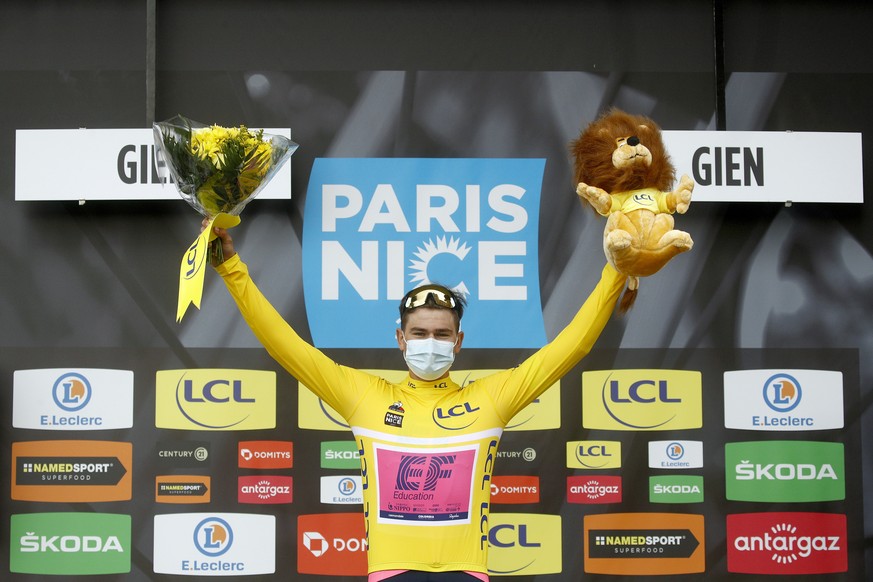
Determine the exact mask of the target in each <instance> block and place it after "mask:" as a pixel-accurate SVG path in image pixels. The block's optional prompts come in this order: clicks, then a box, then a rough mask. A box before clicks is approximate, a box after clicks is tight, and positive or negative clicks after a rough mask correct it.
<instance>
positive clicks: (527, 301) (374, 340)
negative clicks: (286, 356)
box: [303, 158, 546, 348]
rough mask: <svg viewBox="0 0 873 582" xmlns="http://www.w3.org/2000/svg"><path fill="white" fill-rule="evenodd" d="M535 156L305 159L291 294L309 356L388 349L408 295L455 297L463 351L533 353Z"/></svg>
mask: <svg viewBox="0 0 873 582" xmlns="http://www.w3.org/2000/svg"><path fill="white" fill-rule="evenodd" d="M544 169H545V160H544V159H424V158H419V159H401V158H390V159H388V158H386V159H367V158H356V159H340V158H319V159H316V160H315V163H314V164H313V167H312V172H311V174H310V180H309V189H308V190H307V195H306V209H305V214H304V220H303V290H304V294H305V297H306V312H307V315H308V318H309V322H310V326H311V331H312V337H313V342H314V343H315V345H317V346H319V347H342V348H363V347H380V348H388V347H392V345H393V343H394V341H393V339H392V337H393V336H391V334H388V333H384V331H385V330H386V329H390V328H391V323H392V322H394V321H395V320H396V319H397V305H398V303H399V301H400V299H401V298H402V297H403V295H404V293H405V292H406V291H408V290H409V289H411V288H413V287H416V286H418V285H421V284H425V283H428V282H434V281H435V282H440V283H442V284H444V285H447V286H449V287H451V288H453V289H455V290H456V291H458V292H459V293H462V294H464V295H465V296H466V299H467V301H468V305H469V310H468V311H467V313H466V315H465V316H464V329H465V330H467V331H468V332H469V333H468V338H469V339H468V340H467V342H468V343H467V344H465V345H468V346H469V347H474V348H476V347H479V348H482V347H485V348H492V347H493V348H496V347H501V348H502V347H525V348H534V347H540V346H541V345H543V343H545V339H546V338H545V331H544V327H543V319H542V310H541V308H540V293H539V265H538V251H537V247H538V232H537V230H538V223H539V201H540V190H541V188H542V181H543V172H544Z"/></svg>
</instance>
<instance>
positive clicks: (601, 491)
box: [567, 475, 621, 504]
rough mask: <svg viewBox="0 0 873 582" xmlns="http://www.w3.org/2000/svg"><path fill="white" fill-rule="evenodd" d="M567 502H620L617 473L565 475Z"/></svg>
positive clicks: (619, 485) (619, 483) (619, 478)
mask: <svg viewBox="0 0 873 582" xmlns="http://www.w3.org/2000/svg"><path fill="white" fill-rule="evenodd" d="M567 501H568V502H569V503H585V504H593V503H621V477H620V476H619V475H590V476H589V475H585V476H579V475H570V476H569V477H567Z"/></svg>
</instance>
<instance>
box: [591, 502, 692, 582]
mask: <svg viewBox="0 0 873 582" xmlns="http://www.w3.org/2000/svg"><path fill="white" fill-rule="evenodd" d="M583 531H584V542H583V543H584V551H585V572H587V573H590V574H623V575H630V576H651V575H668V574H693V573H697V572H703V571H704V570H705V569H706V562H705V558H706V549H705V546H706V544H705V543H704V541H705V538H704V523H703V516H702V515H694V514H685V513H606V514H599V515H586V516H585V517H584V518H583Z"/></svg>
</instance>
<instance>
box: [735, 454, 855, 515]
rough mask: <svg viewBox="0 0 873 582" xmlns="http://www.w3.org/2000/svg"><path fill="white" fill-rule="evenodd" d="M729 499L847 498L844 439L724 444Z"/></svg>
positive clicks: (793, 499) (808, 499) (826, 499)
mask: <svg viewBox="0 0 873 582" xmlns="http://www.w3.org/2000/svg"><path fill="white" fill-rule="evenodd" d="M724 463H725V479H726V483H725V495H726V497H727V498H728V499H729V500H732V501H764V502H810V501H839V500H842V499H845V498H846V477H845V475H846V473H845V462H844V455H843V443H827V442H815V441H764V442H742V443H727V444H725V446H724Z"/></svg>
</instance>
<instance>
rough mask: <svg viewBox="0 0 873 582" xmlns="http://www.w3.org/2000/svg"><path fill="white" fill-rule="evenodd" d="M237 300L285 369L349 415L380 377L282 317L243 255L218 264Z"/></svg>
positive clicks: (247, 320)
mask: <svg viewBox="0 0 873 582" xmlns="http://www.w3.org/2000/svg"><path fill="white" fill-rule="evenodd" d="M216 271H217V272H218V273H219V274H220V275H221V277H222V279H224V283H225V285H226V286H227V288H228V290H229V291H230V294H231V296H232V297H233V300H234V301H235V302H236V305H237V307H238V308H239V310H240V313H242V316H243V318H244V319H245V320H246V323H248V325H249V327H250V328H251V329H252V332H254V334H255V337H257V338H258V341H260V342H261V344H262V345H263V346H264V348H266V350H267V352H268V353H269V354H270V356H272V357H273V359H275V360H276V361H277V362H278V363H279V364H280V365H281V366H282V367H283V368H285V370H287V371H288V372H289V373H290V374H291V375H292V376H294V377H295V378H297V380H298V381H299V382H301V383H302V384H303V385H305V386H306V387H307V388H309V389H310V390H312V392H314V393H315V395H316V396H318V397H319V398H321V399H322V400H324V401H325V402H327V403H328V404H329V405H330V406H332V407H333V408H334V409H336V411H337V412H339V413H340V414H342V415H343V417H345V418H348V417H349V416H350V415H351V413H352V412H353V411H354V410H355V408H357V406H358V404H359V403H360V402H361V399H362V398H363V397H364V394H365V392H366V389H367V387H368V386H369V385H370V384H371V383H372V382H373V381H375V380H376V378H375V376H370V375H369V374H366V373H364V372H361V371H360V370H356V369H354V368H349V367H347V366H341V365H339V364H337V363H336V362H335V361H333V360H332V359H331V358H329V357H328V356H327V355H325V354H324V353H323V352H322V351H321V350H319V349H317V348H316V347H314V346H312V345H311V344H309V343H308V342H306V341H305V340H303V338H301V337H300V336H299V335H298V334H297V332H296V331H294V328H292V327H291V326H290V325H289V324H288V322H286V321H285V320H284V318H282V316H281V315H280V314H279V312H278V311H276V309H275V308H274V307H273V306H272V305H271V304H270V302H269V301H268V300H267V298H266V297H264V295H263V293H261V291H260V289H258V287H257V285H255V283H254V281H253V280H252V279H251V277H250V276H249V270H248V266H247V265H246V264H245V263H244V262H243V261H242V260H241V259H240V258H239V255H238V254H237V255H234V256H233V257H231V258H229V259H227V260H226V261H225V262H224V263H222V264H221V265H219V266H218V267H216Z"/></svg>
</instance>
